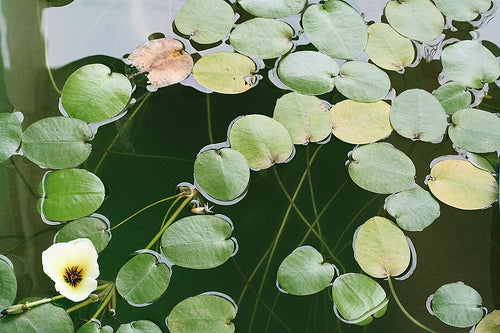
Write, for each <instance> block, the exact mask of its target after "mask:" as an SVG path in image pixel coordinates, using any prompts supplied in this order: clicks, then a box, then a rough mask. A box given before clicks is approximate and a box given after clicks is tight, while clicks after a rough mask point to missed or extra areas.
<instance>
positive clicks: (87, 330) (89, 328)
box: [76, 321, 113, 333]
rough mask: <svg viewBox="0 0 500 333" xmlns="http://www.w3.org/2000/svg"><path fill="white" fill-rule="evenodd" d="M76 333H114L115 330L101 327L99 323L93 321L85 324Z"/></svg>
mask: <svg viewBox="0 0 500 333" xmlns="http://www.w3.org/2000/svg"><path fill="white" fill-rule="evenodd" d="M76 333H113V328H112V327H111V326H103V327H101V325H99V323H97V322H95V321H92V322H88V323H85V324H83V325H82V326H81V327H80V328H79V329H78V330H77V331H76Z"/></svg>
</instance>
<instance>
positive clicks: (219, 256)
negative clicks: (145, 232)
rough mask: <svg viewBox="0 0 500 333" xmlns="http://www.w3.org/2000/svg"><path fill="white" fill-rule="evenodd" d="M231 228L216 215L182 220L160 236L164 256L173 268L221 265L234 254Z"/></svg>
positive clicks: (234, 242) (198, 267)
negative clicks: (174, 266)
mask: <svg viewBox="0 0 500 333" xmlns="http://www.w3.org/2000/svg"><path fill="white" fill-rule="evenodd" d="M232 231H233V226H232V224H230V222H228V221H227V220H226V219H224V218H223V217H221V216H219V215H193V216H188V217H184V218H182V219H180V220H178V221H176V222H175V223H174V224H172V225H171V226H170V227H168V228H167V230H166V231H165V232H164V233H163V235H162V237H161V247H162V250H163V254H164V255H165V257H167V258H168V260H169V261H171V262H172V263H173V264H175V265H179V266H181V267H186V268H194V269H207V268H213V267H217V266H220V265H222V264H223V263H225V262H226V261H227V260H228V259H229V258H230V257H231V256H232V255H233V253H234V251H235V248H236V240H235V239H233V238H230V237H231V232H232Z"/></svg>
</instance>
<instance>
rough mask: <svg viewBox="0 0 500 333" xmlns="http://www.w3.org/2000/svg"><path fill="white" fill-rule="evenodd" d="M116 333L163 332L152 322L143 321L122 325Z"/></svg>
mask: <svg viewBox="0 0 500 333" xmlns="http://www.w3.org/2000/svg"><path fill="white" fill-rule="evenodd" d="M116 333H162V330H161V329H160V328H159V327H158V325H156V324H155V323H153V322H152V321H149V320H144V319H142V320H138V321H134V322H131V323H128V324H121V325H120V327H118V329H117V330H116Z"/></svg>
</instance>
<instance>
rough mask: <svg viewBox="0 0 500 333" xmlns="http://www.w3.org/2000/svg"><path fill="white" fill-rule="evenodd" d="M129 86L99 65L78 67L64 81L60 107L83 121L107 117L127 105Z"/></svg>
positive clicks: (127, 81)
mask: <svg viewBox="0 0 500 333" xmlns="http://www.w3.org/2000/svg"><path fill="white" fill-rule="evenodd" d="M131 95H132V85H131V84H130V81H129V80H128V79H127V78H126V77H125V76H124V75H122V74H119V73H112V72H111V70H110V69H109V67H107V66H105V65H102V64H90V65H85V66H83V67H80V68H79V69H77V70H76V71H74V72H73V74H71V75H70V77H69V78H68V79H67V80H66V83H65V84H64V87H63V89H62V93H61V103H62V106H63V108H64V110H65V111H66V112H67V113H68V115H70V116H71V117H73V118H78V119H81V120H83V121H85V122H87V123H94V122H99V121H103V120H106V119H109V118H111V117H114V116H116V115H117V114H119V113H120V112H121V111H122V110H123V109H124V108H125V106H127V104H128V102H129V100H130V96H131Z"/></svg>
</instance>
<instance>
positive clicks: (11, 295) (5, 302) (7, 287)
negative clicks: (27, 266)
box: [0, 255, 17, 311]
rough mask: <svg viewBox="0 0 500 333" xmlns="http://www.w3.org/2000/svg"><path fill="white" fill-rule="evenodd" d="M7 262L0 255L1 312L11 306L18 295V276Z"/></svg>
mask: <svg viewBox="0 0 500 333" xmlns="http://www.w3.org/2000/svg"><path fill="white" fill-rule="evenodd" d="M7 260H8V259H7V258H5V257H3V256H1V255H0V309H1V310H0V311H2V310H3V309H5V308H7V307H9V306H11V305H12V304H13V303H14V300H15V299H16V294H17V280H16V274H15V273H14V270H13V269H12V267H11V263H10V262H7Z"/></svg>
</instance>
